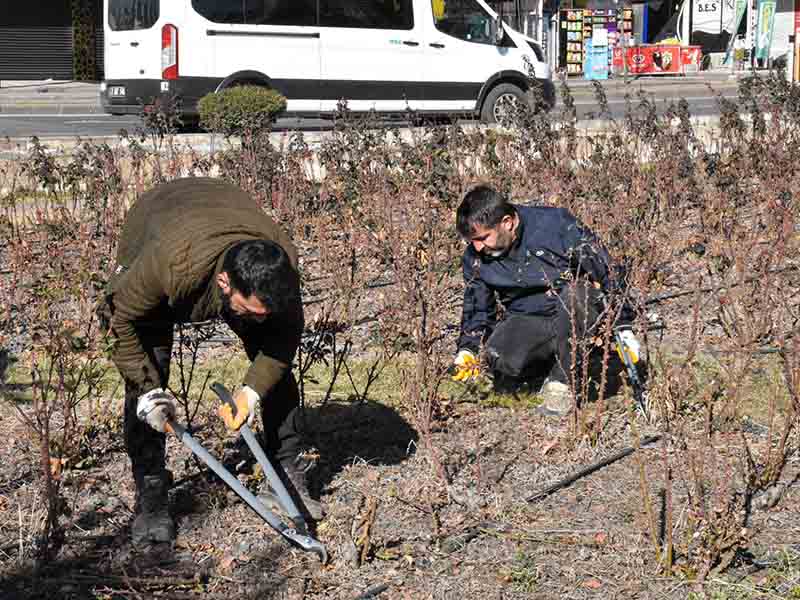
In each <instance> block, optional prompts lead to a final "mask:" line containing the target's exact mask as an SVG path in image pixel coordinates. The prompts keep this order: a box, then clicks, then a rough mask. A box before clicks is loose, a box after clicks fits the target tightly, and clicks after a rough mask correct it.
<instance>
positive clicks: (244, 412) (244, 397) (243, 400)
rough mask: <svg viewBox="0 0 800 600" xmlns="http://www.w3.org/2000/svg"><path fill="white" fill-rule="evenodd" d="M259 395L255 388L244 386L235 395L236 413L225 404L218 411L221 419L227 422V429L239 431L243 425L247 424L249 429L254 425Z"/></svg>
mask: <svg viewBox="0 0 800 600" xmlns="http://www.w3.org/2000/svg"><path fill="white" fill-rule="evenodd" d="M258 400H259V395H258V392H256V391H255V390H254V389H253V388H251V387H249V386H246V385H243V386H242V387H241V388H240V389H239V391H238V392H236V393H235V394H234V395H233V403H234V405H236V412H235V413H234V411H233V410H231V407H230V405H228V404H223V405H222V406H220V407H219V410H217V414H219V416H220V418H221V419H222V420H223V421H224V422H225V427H227V428H228V429H230V430H231V431H239V429H241V428H242V425H244V424H245V423H247V426H248V427H249V426H250V425H252V423H253V418H254V417H255V414H256V404H258Z"/></svg>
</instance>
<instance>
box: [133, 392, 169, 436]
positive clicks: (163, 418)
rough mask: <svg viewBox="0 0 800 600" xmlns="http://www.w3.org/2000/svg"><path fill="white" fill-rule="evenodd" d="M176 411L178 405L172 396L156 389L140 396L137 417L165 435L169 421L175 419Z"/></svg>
mask: <svg viewBox="0 0 800 600" xmlns="http://www.w3.org/2000/svg"><path fill="white" fill-rule="evenodd" d="M175 409H176V403H175V398H174V397H173V396H172V394H170V393H169V392H167V391H164V390H163V389H161V388H156V389H154V390H150V391H149V392H147V393H146V394H142V395H141V396H139V400H138V402H137V403H136V416H137V417H138V418H139V420H140V421H142V422H144V423H147V424H148V425H150V427H152V428H153V429H155V430H156V431H160V432H161V433H164V432H165V431H166V426H167V421H168V420H170V419H173V418H174V417H175Z"/></svg>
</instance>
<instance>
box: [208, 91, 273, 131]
mask: <svg viewBox="0 0 800 600" xmlns="http://www.w3.org/2000/svg"><path fill="white" fill-rule="evenodd" d="M198 110H199V113H200V124H201V125H202V126H203V127H204V128H205V129H207V130H209V131H215V132H218V133H222V134H225V135H242V134H243V133H246V132H251V133H252V132H255V131H260V130H262V129H268V128H269V127H270V125H271V124H272V122H273V121H274V120H275V117H276V115H278V114H279V113H281V112H283V111H284V110H286V98H284V97H283V96H281V95H280V94H279V93H278V92H276V91H275V90H271V89H269V88H264V87H259V86H254V85H246V86H237V87H232V88H228V89H226V90H222V91H221V92H215V93H211V94H206V95H205V96H203V97H202V98H201V99H200V102H199V103H198Z"/></svg>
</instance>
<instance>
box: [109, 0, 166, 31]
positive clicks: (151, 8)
mask: <svg viewBox="0 0 800 600" xmlns="http://www.w3.org/2000/svg"><path fill="white" fill-rule="evenodd" d="M159 10H160V3H159V0H108V26H109V27H110V28H111V30H112V31H133V30H136V29H150V28H151V27H152V26H153V25H155V24H156V21H158V14H159Z"/></svg>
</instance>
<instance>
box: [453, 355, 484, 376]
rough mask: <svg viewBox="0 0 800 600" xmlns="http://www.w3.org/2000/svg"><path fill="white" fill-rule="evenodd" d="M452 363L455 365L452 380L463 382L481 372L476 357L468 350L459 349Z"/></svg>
mask: <svg viewBox="0 0 800 600" xmlns="http://www.w3.org/2000/svg"><path fill="white" fill-rule="evenodd" d="M453 364H454V365H455V367H456V373H455V375H453V381H462V382H463V381H467V380H468V379H471V378H473V377H477V376H478V375H480V374H481V369H480V363H479V362H478V358H477V357H476V356H475V355H474V354H473V353H472V352H470V351H469V350H459V352H458V354H457V355H456V359H455V360H454V361H453Z"/></svg>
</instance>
